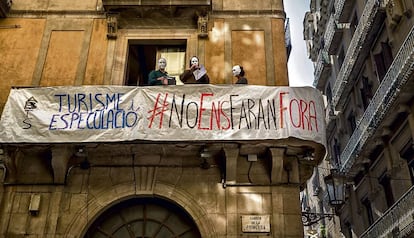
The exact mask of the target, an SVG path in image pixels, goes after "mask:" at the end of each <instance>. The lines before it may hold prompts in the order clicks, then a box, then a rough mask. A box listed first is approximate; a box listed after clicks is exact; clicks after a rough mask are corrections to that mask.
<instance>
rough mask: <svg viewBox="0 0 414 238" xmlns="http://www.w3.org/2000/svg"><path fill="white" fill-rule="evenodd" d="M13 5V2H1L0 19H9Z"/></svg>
mask: <svg viewBox="0 0 414 238" xmlns="http://www.w3.org/2000/svg"><path fill="white" fill-rule="evenodd" d="M11 4H12V1H11V0H0V18H4V17H7V13H8V12H9V10H10V7H11Z"/></svg>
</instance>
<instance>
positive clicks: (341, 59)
mask: <svg viewBox="0 0 414 238" xmlns="http://www.w3.org/2000/svg"><path fill="white" fill-rule="evenodd" d="M344 60H345V51H344V48H343V47H342V48H341V51H340V52H339V54H338V65H339V68H341V67H342V64H343V63H344Z"/></svg>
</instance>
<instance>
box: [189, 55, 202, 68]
mask: <svg viewBox="0 0 414 238" xmlns="http://www.w3.org/2000/svg"><path fill="white" fill-rule="evenodd" d="M199 63H200V60H198V57H197V56H193V57H191V59H190V67H191V66H193V65H197V66H198V65H199Z"/></svg>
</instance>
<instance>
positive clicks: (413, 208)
mask: <svg viewBox="0 0 414 238" xmlns="http://www.w3.org/2000/svg"><path fill="white" fill-rule="evenodd" d="M413 230H414V186H412V187H411V188H410V189H409V190H408V192H406V193H405V194H404V195H403V196H402V197H401V198H400V199H399V200H398V201H397V202H396V203H395V204H394V205H393V206H392V207H391V208H390V209H388V210H387V211H386V212H385V213H384V215H383V216H381V217H380V218H378V220H377V221H375V223H374V224H372V225H371V226H370V227H369V228H368V229H367V230H366V231H365V232H364V233H363V234H362V235H361V238H367V237H396V236H393V235H395V233H396V232H398V236H397V237H406V236H407V235H408V234H411V233H412V232H413Z"/></svg>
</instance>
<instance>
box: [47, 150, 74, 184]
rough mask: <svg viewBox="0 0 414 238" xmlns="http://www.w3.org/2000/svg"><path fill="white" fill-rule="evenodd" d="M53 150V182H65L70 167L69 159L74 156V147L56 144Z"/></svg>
mask: <svg viewBox="0 0 414 238" xmlns="http://www.w3.org/2000/svg"><path fill="white" fill-rule="evenodd" d="M51 151H52V162H51V163H52V168H53V182H54V183H60V184H62V183H64V182H65V176H66V172H67V169H68V162H69V159H70V158H71V157H72V156H73V153H74V149H73V146H70V145H56V146H53V147H52V148H51Z"/></svg>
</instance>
